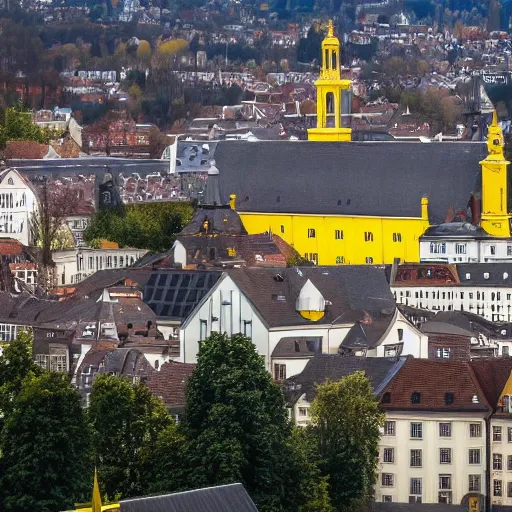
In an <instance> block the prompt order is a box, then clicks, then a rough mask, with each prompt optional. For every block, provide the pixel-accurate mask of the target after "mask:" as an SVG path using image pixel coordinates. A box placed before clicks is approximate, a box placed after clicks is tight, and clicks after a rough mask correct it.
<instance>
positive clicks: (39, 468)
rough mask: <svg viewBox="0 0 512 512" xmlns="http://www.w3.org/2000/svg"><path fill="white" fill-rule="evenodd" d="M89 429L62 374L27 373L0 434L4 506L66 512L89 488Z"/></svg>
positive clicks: (19, 510)
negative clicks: (37, 374)
mask: <svg viewBox="0 0 512 512" xmlns="http://www.w3.org/2000/svg"><path fill="white" fill-rule="evenodd" d="M89 440H90V437H89V429H88V426H87V422H86V421H85V416H84V411H83V409H82V405H81V397H80V395H79V393H78V392H77V391H76V389H75V388H74V386H72V385H71V383H70V382H69V380H68V378H67V376H66V375H64V374H62V373H56V372H44V373H43V374H42V375H40V376H29V377H27V378H26V379H25V380H24V381H23V385H22V387H21V391H20V393H19V395H18V396H17V397H16V399H15V400H14V407H13V410H12V412H11V413H10V414H9V416H8V417H7V420H6V422H5V426H4V429H3V431H2V435H1V448H2V465H3V468H4V474H3V477H2V492H1V493H0V494H1V495H2V496H3V497H4V503H3V510H6V511H8V512H24V511H27V510H38V511H40V512H55V511H56V510H68V509H70V508H72V506H73V504H74V503H75V502H77V501H83V500H84V499H85V498H86V496H87V494H88V493H89V489H90V480H91V478H90V476H91V474H92V466H91V464H90V457H89V454H90V451H89V447H90V444H89Z"/></svg>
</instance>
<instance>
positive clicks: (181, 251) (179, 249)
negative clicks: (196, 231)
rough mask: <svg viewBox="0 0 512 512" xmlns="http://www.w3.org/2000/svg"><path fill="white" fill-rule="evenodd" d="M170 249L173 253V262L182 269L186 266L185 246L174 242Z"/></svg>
mask: <svg viewBox="0 0 512 512" xmlns="http://www.w3.org/2000/svg"><path fill="white" fill-rule="evenodd" d="M172 248H173V253H174V262H175V263H180V264H181V265H182V266H183V267H184V266H185V265H186V264H187V250H186V249H185V246H184V245H183V244H182V243H181V242H180V241H179V240H176V242H174V245H173V247H172Z"/></svg>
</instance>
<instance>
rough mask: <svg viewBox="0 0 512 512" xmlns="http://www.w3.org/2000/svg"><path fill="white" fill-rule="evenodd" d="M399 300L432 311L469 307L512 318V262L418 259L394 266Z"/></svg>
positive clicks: (393, 282)
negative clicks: (446, 261)
mask: <svg viewBox="0 0 512 512" xmlns="http://www.w3.org/2000/svg"><path fill="white" fill-rule="evenodd" d="M390 285H391V291H392V292H393V295H394V296H395V299H396V301H397V302H398V303H400V304H404V305H406V306H412V307H415V308H420V309H428V310H432V311H453V310H459V311H469V312H470V313H476V314H477V315H481V316H483V317H484V318H486V319H487V320H490V321H492V322H512V264H511V263H460V264H457V265H449V264H436V263H418V264H404V265H399V266H398V267H396V268H393V270H392V272H391V278H390Z"/></svg>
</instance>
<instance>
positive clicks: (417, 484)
mask: <svg viewBox="0 0 512 512" xmlns="http://www.w3.org/2000/svg"><path fill="white" fill-rule="evenodd" d="M421 484H422V481H421V478H411V483H410V486H409V494H413V495H416V496H418V495H419V496H421V493H422V487H423V486H422V485H421Z"/></svg>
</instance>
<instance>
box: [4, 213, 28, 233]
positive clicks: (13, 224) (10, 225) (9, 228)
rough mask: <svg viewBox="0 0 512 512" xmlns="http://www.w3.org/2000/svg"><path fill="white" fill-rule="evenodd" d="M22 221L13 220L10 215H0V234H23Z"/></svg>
mask: <svg viewBox="0 0 512 512" xmlns="http://www.w3.org/2000/svg"><path fill="white" fill-rule="evenodd" d="M24 224H25V223H24V221H20V220H17V219H16V218H15V219H14V220H13V219H12V215H0V233H23V227H24Z"/></svg>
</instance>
